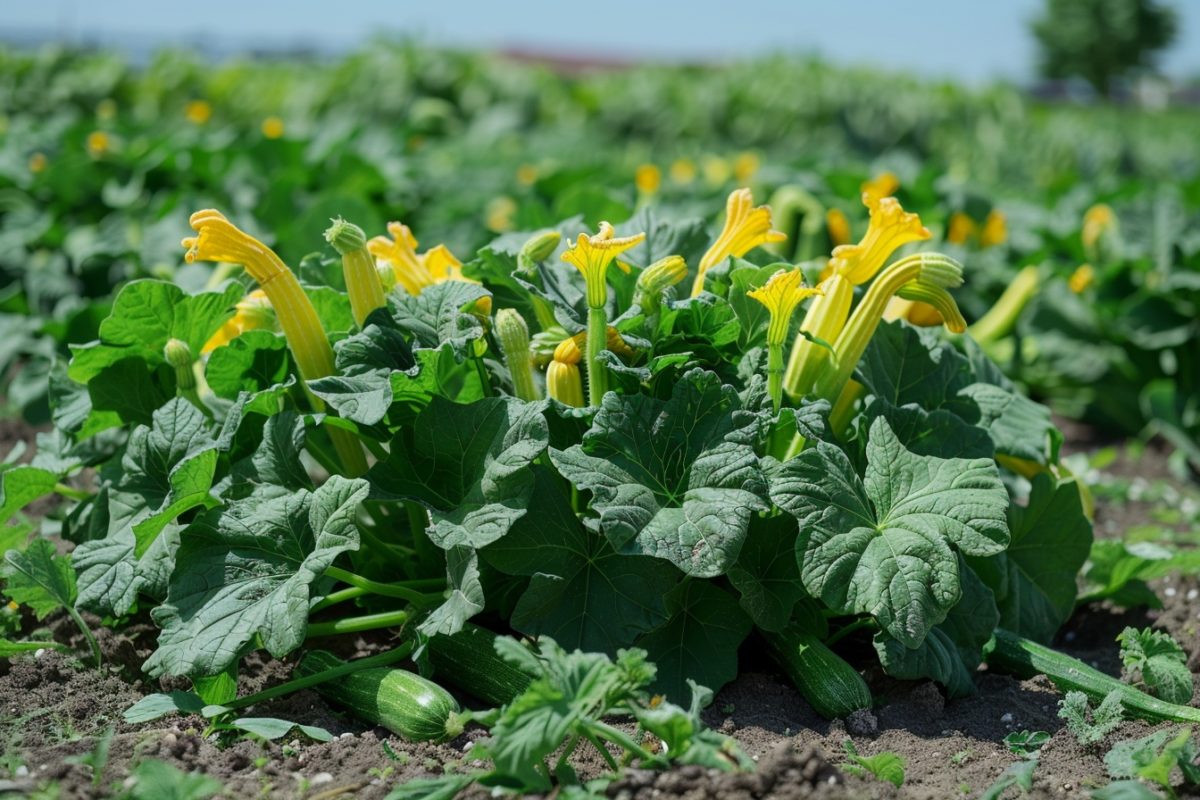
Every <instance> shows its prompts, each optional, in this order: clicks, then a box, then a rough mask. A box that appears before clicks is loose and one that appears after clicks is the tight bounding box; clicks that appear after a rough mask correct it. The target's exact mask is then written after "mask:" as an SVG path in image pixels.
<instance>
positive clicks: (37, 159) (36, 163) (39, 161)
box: [29, 153, 49, 175]
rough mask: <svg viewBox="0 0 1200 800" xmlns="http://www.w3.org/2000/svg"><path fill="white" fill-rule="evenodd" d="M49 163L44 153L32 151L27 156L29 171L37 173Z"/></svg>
mask: <svg viewBox="0 0 1200 800" xmlns="http://www.w3.org/2000/svg"><path fill="white" fill-rule="evenodd" d="M47 163H49V161H48V159H47V158H46V154H45V153H34V154H33V155H31V156H30V157H29V171H30V172H32V173H33V174H34V175H37V174H38V173H39V172H41V171H42V170H44V169H46V164H47Z"/></svg>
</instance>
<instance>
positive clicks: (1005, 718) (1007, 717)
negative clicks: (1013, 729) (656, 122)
mask: <svg viewBox="0 0 1200 800" xmlns="http://www.w3.org/2000/svg"><path fill="white" fill-rule="evenodd" d="M1000 721H1001V722H1003V723H1004V724H1005V725H1007V724H1009V723H1011V722H1012V721H1013V715H1012V713H1011V712H1009V713H1007V714H1005V715H1004V716H1002V717H1000Z"/></svg>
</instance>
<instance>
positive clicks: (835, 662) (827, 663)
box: [763, 625, 871, 719]
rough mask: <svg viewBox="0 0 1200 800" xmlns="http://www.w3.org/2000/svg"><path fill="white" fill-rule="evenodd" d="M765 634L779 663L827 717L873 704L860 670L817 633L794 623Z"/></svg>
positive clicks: (846, 714)
mask: <svg viewBox="0 0 1200 800" xmlns="http://www.w3.org/2000/svg"><path fill="white" fill-rule="evenodd" d="M763 636H764V638H765V639H766V640H767V646H768V648H769V649H770V651H771V654H772V655H773V656H774V657H775V660H776V661H777V662H779V666H780V667H782V668H783V671H784V672H785V673H787V676H788V678H790V679H791V681H792V683H794V684H795V685H796V688H797V689H799V690H800V694H801V695H803V696H804V699H805V700H807V701H808V703H809V705H811V706H812V707H813V708H814V709H815V710H816V712H817V713H818V714H820V715H821V716H822V717H825V719H839V718H841V717H845V716H848V715H850V714H851V713H853V712H855V711H858V710H860V709H864V708H870V707H871V690H870V689H869V688H868V687H867V682H866V681H864V680H863V678H862V676H861V675H859V674H858V670H856V669H854V667H852V666H850V664H848V663H847V662H846V660H845V659H844V658H842V657H841V656H839V655H838V654H837V653H835V652H833V651H832V650H830V649H829V648H828V647H826V646H825V643H824V642H822V641H821V639H820V638H819V637H818V636H816V635H815V634H812V633H809V632H808V631H805V630H802V629H801V628H799V627H797V626H794V625H793V626H791V627H789V628H787V629H786V630H784V631H783V632H781V633H765V632H764V633H763Z"/></svg>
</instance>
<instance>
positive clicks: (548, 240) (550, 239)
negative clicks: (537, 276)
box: [517, 231, 562, 270]
mask: <svg viewBox="0 0 1200 800" xmlns="http://www.w3.org/2000/svg"><path fill="white" fill-rule="evenodd" d="M560 241H562V234H561V233H559V232H558V231H543V232H542V233H538V234H535V235H533V236H531V237H530V238H529V240H528V241H526V242H525V244H524V246H522V247H521V253H520V255H519V256H518V257H517V266H519V267H520V268H521V269H524V270H528V269H532V268H533V265H535V264H537V263H538V262H541V261H545V260H546V259H547V258H549V257H550V256H552V255H554V251H555V250H557V249H558V243H559V242H560Z"/></svg>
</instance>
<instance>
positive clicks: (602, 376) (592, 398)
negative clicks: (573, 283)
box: [586, 306, 608, 407]
mask: <svg viewBox="0 0 1200 800" xmlns="http://www.w3.org/2000/svg"><path fill="white" fill-rule="evenodd" d="M587 322H588V324H587V353H586V358H587V377H588V405H590V406H593V407H599V405H600V401H601V400H603V399H604V393H605V392H607V391H608V371H607V370H606V369H605V368H604V365H603V364H601V363H600V352H601V351H602V350H604V348H605V347H606V346H607V344H608V316H607V315H606V314H605V312H604V308H603V307H600V308H595V307H591V306H589V307H588V319H587Z"/></svg>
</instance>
